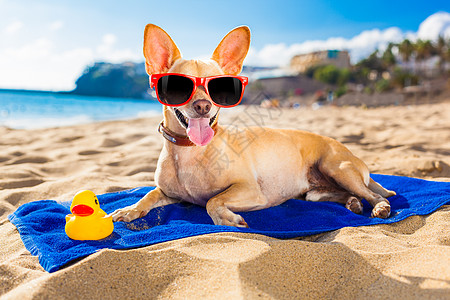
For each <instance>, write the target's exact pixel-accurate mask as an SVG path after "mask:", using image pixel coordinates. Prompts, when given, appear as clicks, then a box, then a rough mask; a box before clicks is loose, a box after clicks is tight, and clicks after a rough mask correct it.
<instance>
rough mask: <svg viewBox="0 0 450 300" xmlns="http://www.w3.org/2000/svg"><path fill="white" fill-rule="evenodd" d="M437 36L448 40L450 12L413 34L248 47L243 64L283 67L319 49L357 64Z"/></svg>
mask: <svg viewBox="0 0 450 300" xmlns="http://www.w3.org/2000/svg"><path fill="white" fill-rule="evenodd" d="M439 35H444V36H445V37H447V38H450V13H447V12H439V13H435V14H433V15H431V16H430V17H428V18H427V19H425V21H423V22H422V23H421V24H420V26H419V31H418V32H417V33H413V32H403V31H402V30H400V29H399V28H397V27H390V28H387V29H384V30H380V29H372V30H366V31H363V32H361V33H360V34H358V35H356V36H354V37H353V38H350V39H346V38H342V37H332V38H329V39H327V40H310V41H305V42H303V43H298V44H292V45H286V44H268V45H265V46H264V47H263V48H262V49H260V50H257V49H255V48H251V49H250V51H249V54H248V56H247V59H246V60H245V64H247V65H256V66H286V65H288V64H289V61H290V59H291V58H292V57H293V56H294V55H296V54H304V53H308V52H312V51H319V50H348V51H349V52H350V58H351V60H352V62H357V61H359V60H361V59H362V58H364V57H367V56H368V55H369V54H370V53H372V52H373V51H375V50H376V49H380V50H384V49H385V48H386V46H387V44H388V43H389V42H394V43H395V42H400V41H402V40H403V39H405V38H408V39H411V40H416V39H417V38H421V39H431V40H436V39H437V37H438V36H439Z"/></svg>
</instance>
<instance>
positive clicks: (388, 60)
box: [381, 43, 396, 69]
mask: <svg viewBox="0 0 450 300" xmlns="http://www.w3.org/2000/svg"><path fill="white" fill-rule="evenodd" d="M394 46H395V44H393V43H389V44H388V46H387V48H386V50H385V51H384V52H383V55H382V56H381V60H382V61H383V64H384V65H385V66H386V67H387V69H390V68H391V67H392V66H395V64H396V59H395V55H394V54H393V53H392V48H394Z"/></svg>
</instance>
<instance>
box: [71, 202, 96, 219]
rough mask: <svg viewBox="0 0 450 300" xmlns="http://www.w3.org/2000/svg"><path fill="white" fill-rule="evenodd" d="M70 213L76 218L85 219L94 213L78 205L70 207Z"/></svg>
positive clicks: (89, 208)
mask: <svg viewBox="0 0 450 300" xmlns="http://www.w3.org/2000/svg"><path fill="white" fill-rule="evenodd" d="M72 213H73V214H74V215H75V216H77V217H87V216H90V215H92V214H93V213H94V209H93V208H92V207H90V206H87V205H84V204H78V205H75V206H74V207H72Z"/></svg>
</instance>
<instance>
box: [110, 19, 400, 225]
mask: <svg viewBox="0 0 450 300" xmlns="http://www.w3.org/2000/svg"><path fill="white" fill-rule="evenodd" d="M249 45H250V31H249V29H248V28H247V27H245V26H243V27H238V28H236V29H234V30H232V31H231V32H230V33H228V34H227V35H226V36H225V37H224V38H223V40H222V41H221V42H220V44H219V46H218V47H217V48H216V50H215V51H214V53H213V56H212V60H210V61H197V60H183V59H182V58H181V56H180V52H179V50H178V48H177V47H176V45H175V44H174V43H173V41H172V39H171V38H170V37H169V35H167V33H166V32H164V31H163V30H162V29H161V28H159V27H157V26H155V25H152V24H149V25H147V27H146V29H145V35H144V56H145V58H146V69H147V72H148V73H149V75H151V74H152V73H169V72H170V73H181V74H188V75H193V76H198V77H207V76H213V75H221V74H230V75H236V74H238V73H239V72H240V71H241V68H242V64H243V61H244V58H245V56H246V54H247V51H248V49H249ZM197 100H206V101H209V102H211V105H212V101H211V99H210V98H209V96H208V95H207V94H206V92H205V90H204V89H203V88H202V87H200V88H198V89H197V91H196V92H195V94H194V96H193V98H192V99H191V101H190V102H189V103H188V104H186V105H184V106H182V107H178V108H177V109H179V111H180V112H182V113H183V115H185V116H187V117H188V118H198V117H200V116H199V115H198V113H197V112H196V110H195V109H194V107H193V103H194V102H195V101H197ZM218 113H219V107H217V106H214V105H212V108H211V110H210V111H209V112H208V114H207V115H206V116H202V117H207V118H213V117H214V116H216V115H218ZM217 119H218V117H217V118H216V120H215V122H217ZM164 124H165V125H166V127H168V128H169V129H170V130H172V131H173V132H175V133H177V134H181V135H186V128H185V127H184V126H183V125H182V124H181V123H180V121H179V120H178V119H177V117H176V115H175V113H174V108H173V107H167V106H165V107H164ZM155 181H156V184H157V188H156V189H155V190H153V191H151V192H149V193H148V194H147V195H146V196H144V197H143V198H142V199H141V200H140V201H139V202H137V203H136V204H134V205H132V206H129V207H125V208H123V209H119V210H117V211H115V212H113V213H112V214H111V215H112V216H113V219H114V221H127V222H129V221H132V220H134V219H136V218H139V217H142V216H144V215H145V214H147V213H148V212H149V211H150V210H151V209H152V208H154V207H157V206H162V205H166V204H169V203H173V202H178V201H188V202H191V203H195V204H199V205H203V206H205V207H206V209H207V211H208V214H209V215H210V216H211V218H212V219H213V221H214V223H215V224H220V225H230V226H239V227H245V226H247V223H246V222H245V221H244V219H243V218H242V217H241V216H240V215H238V214H236V212H242V211H251V210H258V209H263V208H267V207H271V206H275V205H279V204H281V203H283V202H284V201H286V200H288V199H290V198H296V197H301V196H302V195H304V196H305V198H306V199H307V200H314V201H336V202H340V203H344V204H345V205H346V207H347V208H348V209H350V210H351V211H353V212H356V213H361V210H362V205H361V202H360V199H361V198H365V199H366V200H367V201H368V202H369V203H370V204H371V205H372V206H373V210H372V215H373V216H374V217H380V218H386V217H388V216H389V214H390V205H389V201H388V200H387V199H386V197H389V196H392V195H395V192H393V191H388V190H386V189H384V188H383V187H382V186H381V185H379V184H378V183H376V182H374V181H373V180H372V179H370V177H369V170H368V168H367V166H366V165H365V164H364V162H362V161H361V160H360V159H358V158H357V157H355V156H354V155H353V154H352V153H351V152H350V151H349V150H348V149H347V148H346V147H345V146H343V145H342V144H340V143H339V142H337V141H335V140H333V139H331V138H327V137H323V136H319V135H317V134H313V133H309V132H305V131H299V130H279V129H269V128H262V127H248V128H243V129H240V130H239V131H236V130H233V131H230V130H228V129H227V128H225V127H222V126H217V133H216V136H215V137H214V138H213V139H212V140H211V142H210V143H209V144H208V145H206V146H203V147H199V146H195V147H180V146H176V145H173V144H171V143H170V142H168V141H165V143H164V147H163V149H162V151H161V155H160V158H159V161H158V167H157V170H156V173H155Z"/></svg>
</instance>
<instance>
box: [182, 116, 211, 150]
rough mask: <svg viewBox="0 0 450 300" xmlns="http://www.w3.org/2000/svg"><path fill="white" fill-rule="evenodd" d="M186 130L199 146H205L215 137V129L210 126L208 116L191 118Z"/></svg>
mask: <svg viewBox="0 0 450 300" xmlns="http://www.w3.org/2000/svg"><path fill="white" fill-rule="evenodd" d="M186 132H187V134H188V136H189V139H190V140H191V141H192V142H193V143H194V144H196V145H197V146H205V145H206V144H208V143H209V142H210V141H211V140H212V138H213V137H214V130H212V128H211V127H210V126H209V119H208V118H199V119H189V125H188V128H187V130H186Z"/></svg>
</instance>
